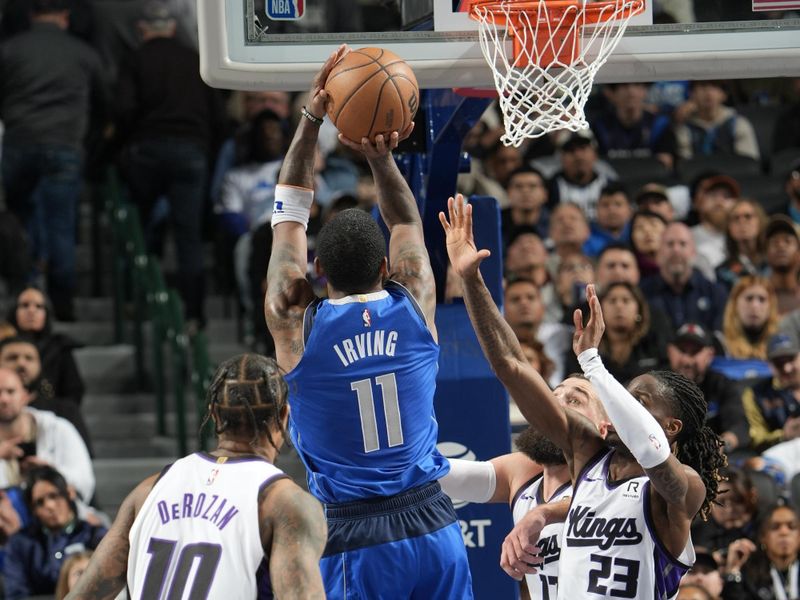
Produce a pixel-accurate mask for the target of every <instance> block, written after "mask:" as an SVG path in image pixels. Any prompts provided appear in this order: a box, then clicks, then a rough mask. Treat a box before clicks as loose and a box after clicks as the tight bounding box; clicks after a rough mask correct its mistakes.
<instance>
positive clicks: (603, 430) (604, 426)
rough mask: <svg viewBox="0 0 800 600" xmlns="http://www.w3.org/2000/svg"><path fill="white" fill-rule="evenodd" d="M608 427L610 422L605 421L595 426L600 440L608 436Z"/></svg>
mask: <svg viewBox="0 0 800 600" xmlns="http://www.w3.org/2000/svg"><path fill="white" fill-rule="evenodd" d="M609 425H611V421H606V420H603V421H600V422H599V423H598V424H597V431H598V432H599V433H600V437H601V438H603V439H606V436H608V426H609Z"/></svg>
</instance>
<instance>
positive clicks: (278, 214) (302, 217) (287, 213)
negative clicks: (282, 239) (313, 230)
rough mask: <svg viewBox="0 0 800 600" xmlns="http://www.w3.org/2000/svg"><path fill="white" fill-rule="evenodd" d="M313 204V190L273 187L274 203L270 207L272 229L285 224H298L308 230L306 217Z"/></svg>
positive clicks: (283, 186)
mask: <svg viewBox="0 0 800 600" xmlns="http://www.w3.org/2000/svg"><path fill="white" fill-rule="evenodd" d="M313 202H314V190H309V189H307V188H301V187H295V186H293V185H277V186H275V203H274V205H273V207H272V228H273V229H275V226H276V225H279V224H280V223H286V222H289V221H291V222H294V223H300V224H301V225H302V226H303V229H308V217H309V214H310V213H311V205H312V204H313Z"/></svg>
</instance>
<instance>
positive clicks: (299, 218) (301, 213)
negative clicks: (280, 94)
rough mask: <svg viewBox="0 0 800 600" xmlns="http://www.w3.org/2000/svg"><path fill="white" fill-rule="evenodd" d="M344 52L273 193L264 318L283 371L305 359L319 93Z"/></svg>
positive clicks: (329, 64)
mask: <svg viewBox="0 0 800 600" xmlns="http://www.w3.org/2000/svg"><path fill="white" fill-rule="evenodd" d="M348 51H349V49H348V48H347V46H344V45H343V46H341V47H340V48H339V49H338V50H337V51H336V52H335V53H333V54H331V56H330V57H329V58H328V60H327V61H326V62H325V64H324V65H323V66H322V69H321V70H320V71H319V73H317V75H316V77H315V78H314V82H313V83H312V86H311V91H310V93H309V105H308V106H307V107H306V111H307V113H308V115H310V117H313V118H309V116H306V115H304V116H303V117H302V118H301V119H300V123H299V124H298V126H297V130H296V131H295V134H294V139H292V144H291V146H289V151H288V152H287V153H286V158H285V159H284V161H283V165H282V166H281V172H280V176H279V177H278V185H277V187H276V189H275V205H274V209H273V215H272V230H273V231H272V253H271V255H270V259H269V269H268V270H267V293H266V297H265V299H264V316H265V318H266V321H267V327H269V331H270V333H271V334H272V337H273V339H274V340H275V354H276V358H277V360H278V364H279V365H280V366H281V368H282V369H284V370H285V371H291V370H292V369H293V368H294V367H295V366H297V363H298V362H300V358H301V357H302V355H303V313H304V311H305V309H306V307H307V306H308V305H309V303H311V302H312V301H313V300H314V292H313V290H312V288H311V284H310V283H309V282H308V280H307V279H306V267H307V265H308V240H307V239H306V227H307V225H308V216H309V211H310V209H311V203H312V202H313V200H314V152H315V151H316V147H317V137H318V135H319V126H320V124H321V123H322V116H324V115H325V103H326V101H327V95H326V92H325V90H324V89H323V88H324V86H325V81H326V80H327V78H328V73H330V70H331V68H333V65H334V64H336V62H337V61H338V60H339V59H340V58H341V57H342V56H344V55H345V54H346V53H347V52H348Z"/></svg>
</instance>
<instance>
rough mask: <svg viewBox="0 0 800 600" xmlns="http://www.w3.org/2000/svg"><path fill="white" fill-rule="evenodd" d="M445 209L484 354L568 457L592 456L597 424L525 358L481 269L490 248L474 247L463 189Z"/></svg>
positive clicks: (453, 257) (452, 251)
mask: <svg viewBox="0 0 800 600" xmlns="http://www.w3.org/2000/svg"><path fill="white" fill-rule="evenodd" d="M447 208H448V212H449V213H450V219H449V222H448V220H447V218H446V217H445V216H444V213H439V220H440V221H441V223H442V226H443V227H444V230H445V234H446V237H447V253H448V255H449V256H450V262H451V263H452V265H453V269H455V271H456V273H458V275H460V276H461V278H462V279H463V287H464V302H465V304H466V306H467V312H468V313H469V318H470V320H471V321H472V326H473V327H474V328H475V332H476V333H477V335H478V341H479V342H480V344H481V348H482V349H483V354H484V355H485V356H486V359H487V360H488V361H489V364H490V365H491V367H492V370H493V371H494V372H495V373H496V374H497V377H498V378H499V379H500V381H501V382H502V383H503V385H504V386H505V387H506V389H507V390H508V392H509V393H510V394H511V396H512V397H513V398H515V399H516V400H517V405H518V406H519V409H520V411H521V412H522V415H523V416H524V417H525V419H526V420H527V421H528V422H529V423H530V424H531V425H533V426H534V427H536V429H538V430H539V431H542V432H546V434H547V436H548V437H549V438H550V439H551V440H552V441H553V443H555V444H556V445H557V446H558V447H559V448H561V449H562V450H563V451H564V453H565V455H566V457H567V459H568V460H569V461H572V460H573V458H579V457H577V456H575V452H576V451H578V452H580V454H581V456H580V458H585V459H586V460H588V458H590V457H591V456H592V455H594V454H595V453H596V452H597V451H598V450H599V449H600V448H601V447H602V444H603V441H602V439H601V438H600V435H599V433H598V432H597V428H596V427H595V426H593V425H592V424H591V423H590V422H589V421H588V419H585V418H583V417H582V416H581V415H578V414H577V413H574V412H573V411H565V410H564V409H563V408H562V407H561V406H560V405H559V403H558V400H557V399H556V397H555V396H554V395H553V392H552V391H551V390H550V388H549V387H548V385H547V383H546V382H545V380H544V379H542V376H541V375H540V374H539V373H538V372H537V371H536V370H535V369H534V368H533V367H532V366H531V365H530V363H529V362H528V361H527V359H526V358H525V355H524V354H523V352H522V348H521V347H520V344H519V341H518V340H517V338H516V336H515V335H514V332H513V331H512V330H511V327H510V326H509V325H508V323H506V321H505V319H504V318H503V316H502V315H501V314H500V311H499V310H498V309H497V306H496V305H495V303H494V301H493V300H492V297H491V295H490V294H489V290H488V289H487V288H486V284H485V283H484V281H483V278H482V277H481V273H480V270H479V267H480V264H481V262H482V261H483V260H484V259H485V258H487V257H488V256H489V251H488V250H477V248H476V247H475V241H474V239H473V236H472V206H470V205H469V204H466V203H465V202H464V198H463V197H462V196H461V195H460V194H459V195H458V196H456V198H455V199H453V198H450V199H449V200H448V201H447ZM578 417H580V418H578Z"/></svg>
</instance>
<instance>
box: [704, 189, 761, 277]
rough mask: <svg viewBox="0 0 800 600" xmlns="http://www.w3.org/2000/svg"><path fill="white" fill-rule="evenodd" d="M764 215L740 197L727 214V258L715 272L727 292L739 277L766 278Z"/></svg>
mask: <svg viewBox="0 0 800 600" xmlns="http://www.w3.org/2000/svg"><path fill="white" fill-rule="evenodd" d="M766 227H767V215H766V213H765V212H764V209H763V208H761V205H760V204H758V202H756V201H755V200H750V199H748V198H741V199H739V200H737V201H736V202H735V203H734V204H733V208H731V210H730V212H729V213H728V225H727V227H726V233H725V249H726V253H727V257H728V258H727V259H726V260H725V262H723V263H722V264H721V265H720V266H718V267H717V269H716V275H717V281H718V282H719V283H721V284H722V285H724V286H725V287H726V288H728V290H730V289H731V288H733V286H734V285H736V282H737V281H738V280H739V278H740V277H742V276H743V275H759V276H762V277H767V276H769V265H767V249H766V243H765V240H764V230H765V229H766Z"/></svg>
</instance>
